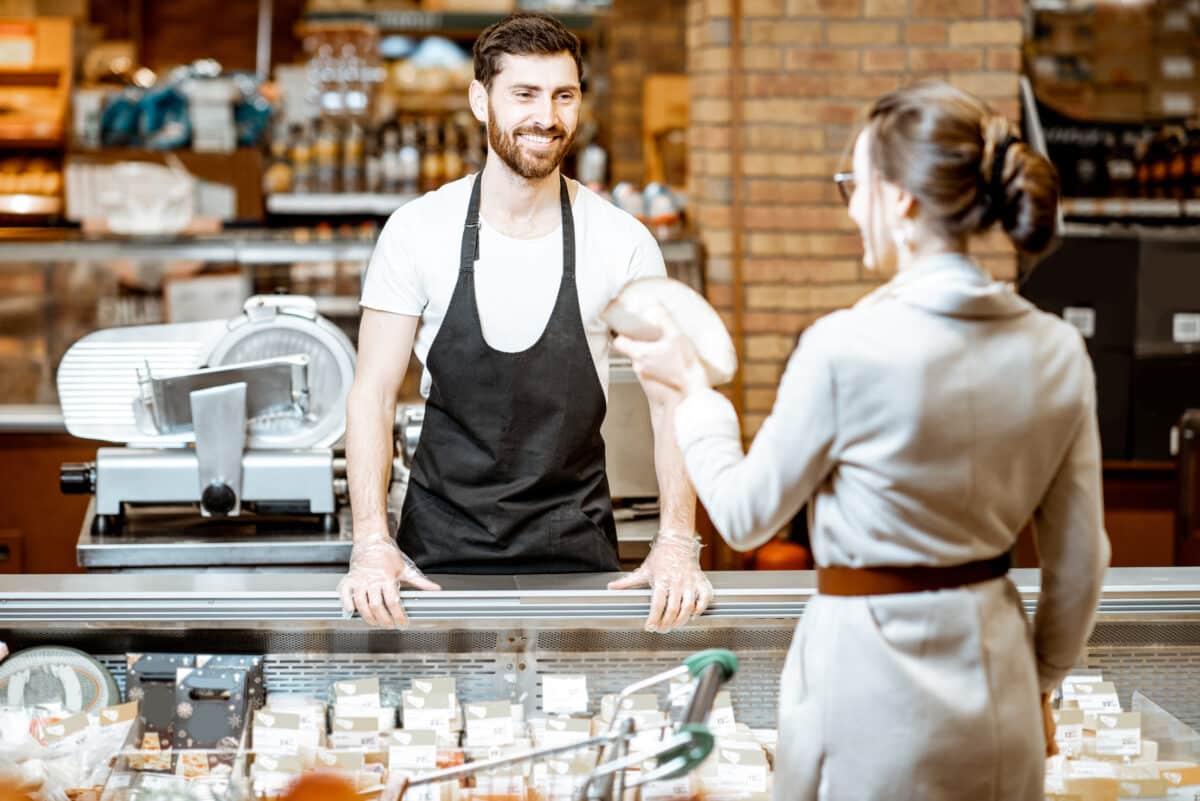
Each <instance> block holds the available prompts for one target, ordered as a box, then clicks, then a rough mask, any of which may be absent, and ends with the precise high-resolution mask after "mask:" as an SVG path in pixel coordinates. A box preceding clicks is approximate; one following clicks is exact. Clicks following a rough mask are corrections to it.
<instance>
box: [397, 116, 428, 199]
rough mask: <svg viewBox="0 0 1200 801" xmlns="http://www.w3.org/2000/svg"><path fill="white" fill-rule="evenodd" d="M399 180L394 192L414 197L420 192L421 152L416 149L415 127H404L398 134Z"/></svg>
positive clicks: (410, 125) (409, 125)
mask: <svg viewBox="0 0 1200 801" xmlns="http://www.w3.org/2000/svg"><path fill="white" fill-rule="evenodd" d="M398 163H399V174H400V179H399V181H398V183H397V186H396V191H397V192H400V193H401V194H405V195H415V194H416V193H417V192H418V191H420V181H421V166H422V163H423V162H422V159H421V150H420V148H418V147H417V128H416V126H415V125H412V124H408V125H405V126H404V128H403V129H402V130H401V133H400V154H399V159H398Z"/></svg>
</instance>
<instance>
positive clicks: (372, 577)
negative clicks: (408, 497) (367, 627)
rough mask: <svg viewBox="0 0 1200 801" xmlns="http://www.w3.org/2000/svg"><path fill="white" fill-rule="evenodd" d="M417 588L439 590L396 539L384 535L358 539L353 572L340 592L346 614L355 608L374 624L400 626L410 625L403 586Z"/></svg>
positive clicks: (351, 554) (352, 555) (351, 570)
mask: <svg viewBox="0 0 1200 801" xmlns="http://www.w3.org/2000/svg"><path fill="white" fill-rule="evenodd" d="M401 584H408V585H409V586H412V587H416V588H417V589H418V590H440V589H441V587H440V586H438V585H437V584H434V583H433V582H432V581H430V580H429V579H428V578H426V577H425V574H424V573H422V572H421V568H419V567H417V565H416V563H414V562H413V560H412V559H409V558H408V556H406V555H405V554H403V553H401V551H400V549H399V548H398V547H397V546H396V541H395V540H393V539H392V538H391V537H387V536H383V535H375V536H366V537H361V538H356V539H355V540H354V547H353V549H352V550H351V551H350V572H349V573H347V574H346V575H345V576H343V577H342V580H341V581H340V582H338V595H340V596H341V598H342V609H343V611H345V612H346V614H347V615H349V614H353V612H354V610H356V609H357V610H358V613H359V614H360V615H362V618H363V620H365V621H366V622H368V623H370V624H371V625H372V626H391V627H393V628H400V627H402V626H406V625H408V615H406V614H405V613H404V604H402V603H400V585H401Z"/></svg>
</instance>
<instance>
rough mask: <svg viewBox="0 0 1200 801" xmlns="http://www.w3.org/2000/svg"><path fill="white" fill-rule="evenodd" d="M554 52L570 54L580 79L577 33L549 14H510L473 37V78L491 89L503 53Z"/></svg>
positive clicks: (540, 54)
mask: <svg viewBox="0 0 1200 801" xmlns="http://www.w3.org/2000/svg"><path fill="white" fill-rule="evenodd" d="M557 53H570V54H571V58H573V59H575V68H576V70H578V72H579V76H580V79H581V80H582V78H583V56H582V55H581V54H580V49H579V37H578V36H576V35H575V34H573V33H571V32H570V31H568V30H567V29H566V27H564V26H563V24H562V23H561V22H559V21H558V20H557V19H555V18H554V17H552V16H550V15H549V14H539V13H537V12H528V11H527V12H520V13H517V14H511V15H509V16H507V17H505V18H504V19H502V20H500V21H499V22H497V23H495V24H493V25H489V26H488V27H487V28H486V29H485V30H484V31H483V33H481V34H479V38H478V39H476V40H475V47H474V48H473V50H472V55H473V57H474V61H475V80H477V81H479V82H480V83H482V84H483V86H484V88H485V89H488V90H491V88H492V80H493V79H494V78H495V77H496V76H497V75H498V74H499V73H500V57H501V56H503V55H510V56H553V55H555V54H557Z"/></svg>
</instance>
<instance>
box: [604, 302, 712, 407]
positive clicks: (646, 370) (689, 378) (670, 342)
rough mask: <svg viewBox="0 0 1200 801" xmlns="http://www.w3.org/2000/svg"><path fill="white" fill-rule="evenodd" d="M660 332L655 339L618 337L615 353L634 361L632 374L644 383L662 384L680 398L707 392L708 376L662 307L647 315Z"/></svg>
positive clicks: (691, 347)
mask: <svg viewBox="0 0 1200 801" xmlns="http://www.w3.org/2000/svg"><path fill="white" fill-rule="evenodd" d="M647 316H649V317H650V318H651V320H652V322H654V324H655V325H657V326H658V328H659V331H660V332H661V333H660V335H659V337H658V339H653V340H642V339H631V338H629V337H626V336H619V337H617V338H616V340H614V341H613V346H614V347H616V349H617V350H619V351H621V352H622V353H624V354H626V355H627V356H629V358H631V359H632V360H633V371H634V372H635V373H636V374H637V377H638V378H639V379H641V380H642V381H643V383H644V382H647V381H652V382H657V383H660V384H665V385H666V386H669V387H671V388H673V389H675V390H676V391H678V392H680V393H682V394H683V395H689V394H691V393H692V392H697V391H699V390H702V389H708V388H709V386H710V385H709V383H708V375H707V374H706V373H705V371H704V364H703V362H701V361H700V356H699V355H698V354H697V353H696V347H695V345H693V344H692V341H691V340H690V339H688V338H687V337H686V336H685V335H684V334H683V332H682V331H680V330H679V326H677V325H676V324H675V320H674V319H673V318H672V317H671V315H670V313H669V312H668V311H667V310H666V309H664V308H663V307H662V306H656V307H654V309H653V311H652V312H650V314H649V315H647Z"/></svg>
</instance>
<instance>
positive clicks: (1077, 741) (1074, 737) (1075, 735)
mask: <svg viewBox="0 0 1200 801" xmlns="http://www.w3.org/2000/svg"><path fill="white" fill-rule="evenodd" d="M1054 742H1056V743H1058V750H1059V751H1061V752H1062V753H1063V754H1065V755H1066V756H1069V757H1077V756H1079V755H1080V754H1082V753H1083V724H1082V723H1073V724H1071V725H1068V726H1058V727H1057V728H1056V729H1055V730H1054Z"/></svg>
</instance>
